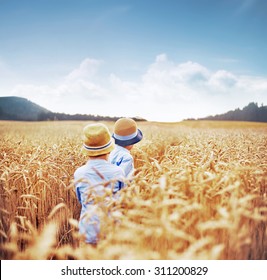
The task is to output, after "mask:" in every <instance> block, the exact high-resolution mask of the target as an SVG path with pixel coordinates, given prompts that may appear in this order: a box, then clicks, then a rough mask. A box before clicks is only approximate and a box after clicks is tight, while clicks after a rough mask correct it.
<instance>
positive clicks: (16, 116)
mask: <svg viewBox="0 0 267 280" xmlns="http://www.w3.org/2000/svg"><path fill="white" fill-rule="evenodd" d="M49 113H51V112H50V111H49V110H47V109H45V108H43V107H41V106H39V105H37V104H35V103H33V102H31V101H29V100H28V99H26V98H21V97H15V96H8V97H0V119H1V120H16V121H17V120H19V121H37V120H38V119H39V116H40V115H41V114H49Z"/></svg>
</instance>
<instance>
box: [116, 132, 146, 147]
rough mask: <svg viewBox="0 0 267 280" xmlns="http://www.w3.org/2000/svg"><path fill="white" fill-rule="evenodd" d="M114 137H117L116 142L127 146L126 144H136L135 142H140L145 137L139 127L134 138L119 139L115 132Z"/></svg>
mask: <svg viewBox="0 0 267 280" xmlns="http://www.w3.org/2000/svg"><path fill="white" fill-rule="evenodd" d="M112 137H113V138H114V139H115V144H117V145H119V146H122V147H125V146H130V145H134V144H136V143H138V142H140V141H141V140H142V139H143V133H142V131H141V130H140V129H137V135H136V136H135V137H134V138H132V139H128V140H120V139H117V138H116V137H115V136H114V133H113V134H112Z"/></svg>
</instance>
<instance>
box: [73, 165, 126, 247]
mask: <svg viewBox="0 0 267 280" xmlns="http://www.w3.org/2000/svg"><path fill="white" fill-rule="evenodd" d="M123 179H124V173H123V170H122V169H121V168H120V167H118V166H115V165H112V164H110V163H109V162H108V161H106V160H104V159H94V160H89V161H88V162H87V163H86V164H85V165H83V166H81V167H79V168H78V169H77V170H76V171H75V173H74V182H75V187H76V195H77V198H78V200H79V202H80V203H81V205H82V209H81V214H80V221H79V232H80V233H81V234H82V235H84V236H85V237H86V242H87V243H93V244H96V243H97V241H98V234H99V231H100V221H99V217H98V215H97V214H96V212H97V207H98V206H97V205H94V199H93V198H94V197H95V196H103V195H104V194H105V188H109V189H111V190H112V191H113V194H115V193H116V192H118V191H119V190H120V189H121V188H123V187H124V184H123ZM110 180H112V181H113V183H108V184H107V185H105V184H104V183H105V182H108V181H110ZM114 198H116V196H114Z"/></svg>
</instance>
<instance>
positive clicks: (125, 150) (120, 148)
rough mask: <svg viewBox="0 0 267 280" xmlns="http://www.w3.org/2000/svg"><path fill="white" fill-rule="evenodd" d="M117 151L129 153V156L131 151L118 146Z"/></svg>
mask: <svg viewBox="0 0 267 280" xmlns="http://www.w3.org/2000/svg"><path fill="white" fill-rule="evenodd" d="M116 149H117V150H121V151H124V152H127V153H129V154H130V151H129V150H127V149H126V148H124V147H122V146H119V145H116Z"/></svg>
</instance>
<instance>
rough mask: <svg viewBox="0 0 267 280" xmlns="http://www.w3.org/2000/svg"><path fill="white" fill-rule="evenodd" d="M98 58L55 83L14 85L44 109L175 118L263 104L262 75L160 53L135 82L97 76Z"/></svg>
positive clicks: (266, 90) (266, 91) (265, 84)
mask: <svg viewBox="0 0 267 280" xmlns="http://www.w3.org/2000/svg"><path fill="white" fill-rule="evenodd" d="M103 65H104V64H103V62H102V61H99V60H95V59H89V58H87V59H85V60H83V61H82V62H81V64H80V65H79V66H78V67H77V68H76V69H74V70H73V71H71V72H70V73H69V74H67V75H66V76H65V77H64V78H63V79H62V81H61V82H58V84H56V85H54V86H51V85H33V84H19V85H16V86H15V87H14V88H13V90H12V91H10V95H16V96H23V97H26V98H28V99H30V100H32V101H33V102H36V103H38V104H40V105H41V106H44V107H46V108H48V109H50V110H53V111H57V112H66V113H88V114H89V113H90V114H100V115H111V116H142V117H145V118H147V119H149V120H163V121H179V120H181V119H184V118H190V117H196V118H197V117H204V116H207V115H210V114H217V113H223V112H226V111H228V110H232V109H235V108H237V107H240V108H242V107H243V106H245V105H247V104H248V103H249V102H251V101H255V102H258V103H264V104H267V78H265V77H253V76H240V75H236V74H234V73H231V72H229V71H225V70H222V69H221V70H217V71H211V70H209V69H207V68H206V67H205V66H203V65H200V64H198V63H196V62H192V61H188V62H184V63H180V64H179V63H175V62H174V61H171V60H169V59H168V57H167V55H166V54H160V55H158V56H157V57H156V59H155V61H154V62H153V63H152V64H151V65H149V66H148V68H147V70H146V71H145V72H144V73H143V75H142V76H140V77H139V79H138V82H132V81H128V80H123V79H121V78H120V77H118V76H116V75H115V74H112V73H111V74H109V76H107V77H106V76H103V75H102V74H101V72H100V71H101V67H104V66H103Z"/></svg>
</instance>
